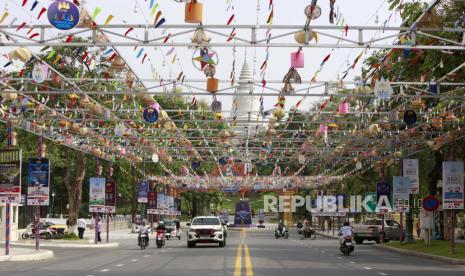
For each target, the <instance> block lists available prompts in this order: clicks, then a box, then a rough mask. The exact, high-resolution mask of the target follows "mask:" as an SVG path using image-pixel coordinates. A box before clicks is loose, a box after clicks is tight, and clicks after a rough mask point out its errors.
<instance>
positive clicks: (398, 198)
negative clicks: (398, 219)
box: [392, 176, 412, 213]
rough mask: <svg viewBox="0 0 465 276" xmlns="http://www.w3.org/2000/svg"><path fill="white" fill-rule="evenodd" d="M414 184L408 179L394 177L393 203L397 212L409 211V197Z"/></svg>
mask: <svg viewBox="0 0 465 276" xmlns="http://www.w3.org/2000/svg"><path fill="white" fill-rule="evenodd" d="M411 184H412V182H411V180H410V178H408V177H402V176H394V181H393V189H392V190H393V192H392V197H393V202H394V211H395V212H404V213H406V212H408V211H409V196H410V191H411V186H410V185H411Z"/></svg>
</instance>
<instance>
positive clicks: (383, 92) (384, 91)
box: [373, 78, 393, 100]
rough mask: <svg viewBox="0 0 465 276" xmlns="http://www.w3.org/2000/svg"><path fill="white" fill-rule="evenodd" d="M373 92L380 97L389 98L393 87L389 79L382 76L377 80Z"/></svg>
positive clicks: (382, 98)
mask: <svg viewBox="0 0 465 276" xmlns="http://www.w3.org/2000/svg"><path fill="white" fill-rule="evenodd" d="M373 92H374V94H375V95H376V97H378V98H379V99H381V100H388V99H389V98H390V97H391V95H392V93H393V89H392V86H391V84H390V83H389V81H388V80H386V79H384V78H381V79H380V80H377V81H376V83H375V87H374V90H373Z"/></svg>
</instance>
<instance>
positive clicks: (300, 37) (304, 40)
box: [294, 30, 318, 44]
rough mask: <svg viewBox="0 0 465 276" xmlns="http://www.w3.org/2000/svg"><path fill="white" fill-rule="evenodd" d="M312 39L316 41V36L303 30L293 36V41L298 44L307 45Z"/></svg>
mask: <svg viewBox="0 0 465 276" xmlns="http://www.w3.org/2000/svg"><path fill="white" fill-rule="evenodd" d="M312 39H315V41H317V40H318V35H317V33H315V32H312V31H310V30H303V31H299V32H296V33H295V34H294V40H295V41H296V42H297V43H299V44H308V43H309V42H310V41H312Z"/></svg>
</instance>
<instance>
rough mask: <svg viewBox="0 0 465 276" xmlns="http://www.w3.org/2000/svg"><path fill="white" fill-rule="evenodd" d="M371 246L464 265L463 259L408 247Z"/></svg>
mask: <svg viewBox="0 0 465 276" xmlns="http://www.w3.org/2000/svg"><path fill="white" fill-rule="evenodd" d="M372 246H373V247H375V248H377V249H381V250H387V251H392V252H396V253H400V254H404V255H410V256H415V257H424V258H428V259H431V260H436V261H441V262H445V263H449V264H454V265H465V260H460V259H453V258H449V257H443V256H436V255H431V254H427V253H422V252H417V251H413V250H408V249H402V248H395V247H390V246H387V245H382V244H373V245H372Z"/></svg>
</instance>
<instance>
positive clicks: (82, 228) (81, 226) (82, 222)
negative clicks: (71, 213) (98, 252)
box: [77, 218, 86, 240]
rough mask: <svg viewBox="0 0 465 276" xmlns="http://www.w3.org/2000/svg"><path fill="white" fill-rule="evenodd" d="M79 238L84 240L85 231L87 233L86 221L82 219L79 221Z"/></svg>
mask: <svg viewBox="0 0 465 276" xmlns="http://www.w3.org/2000/svg"><path fill="white" fill-rule="evenodd" d="M77 228H78V236H79V239H81V240H82V239H84V231H86V220H85V219H83V218H80V219H78V220H77Z"/></svg>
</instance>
